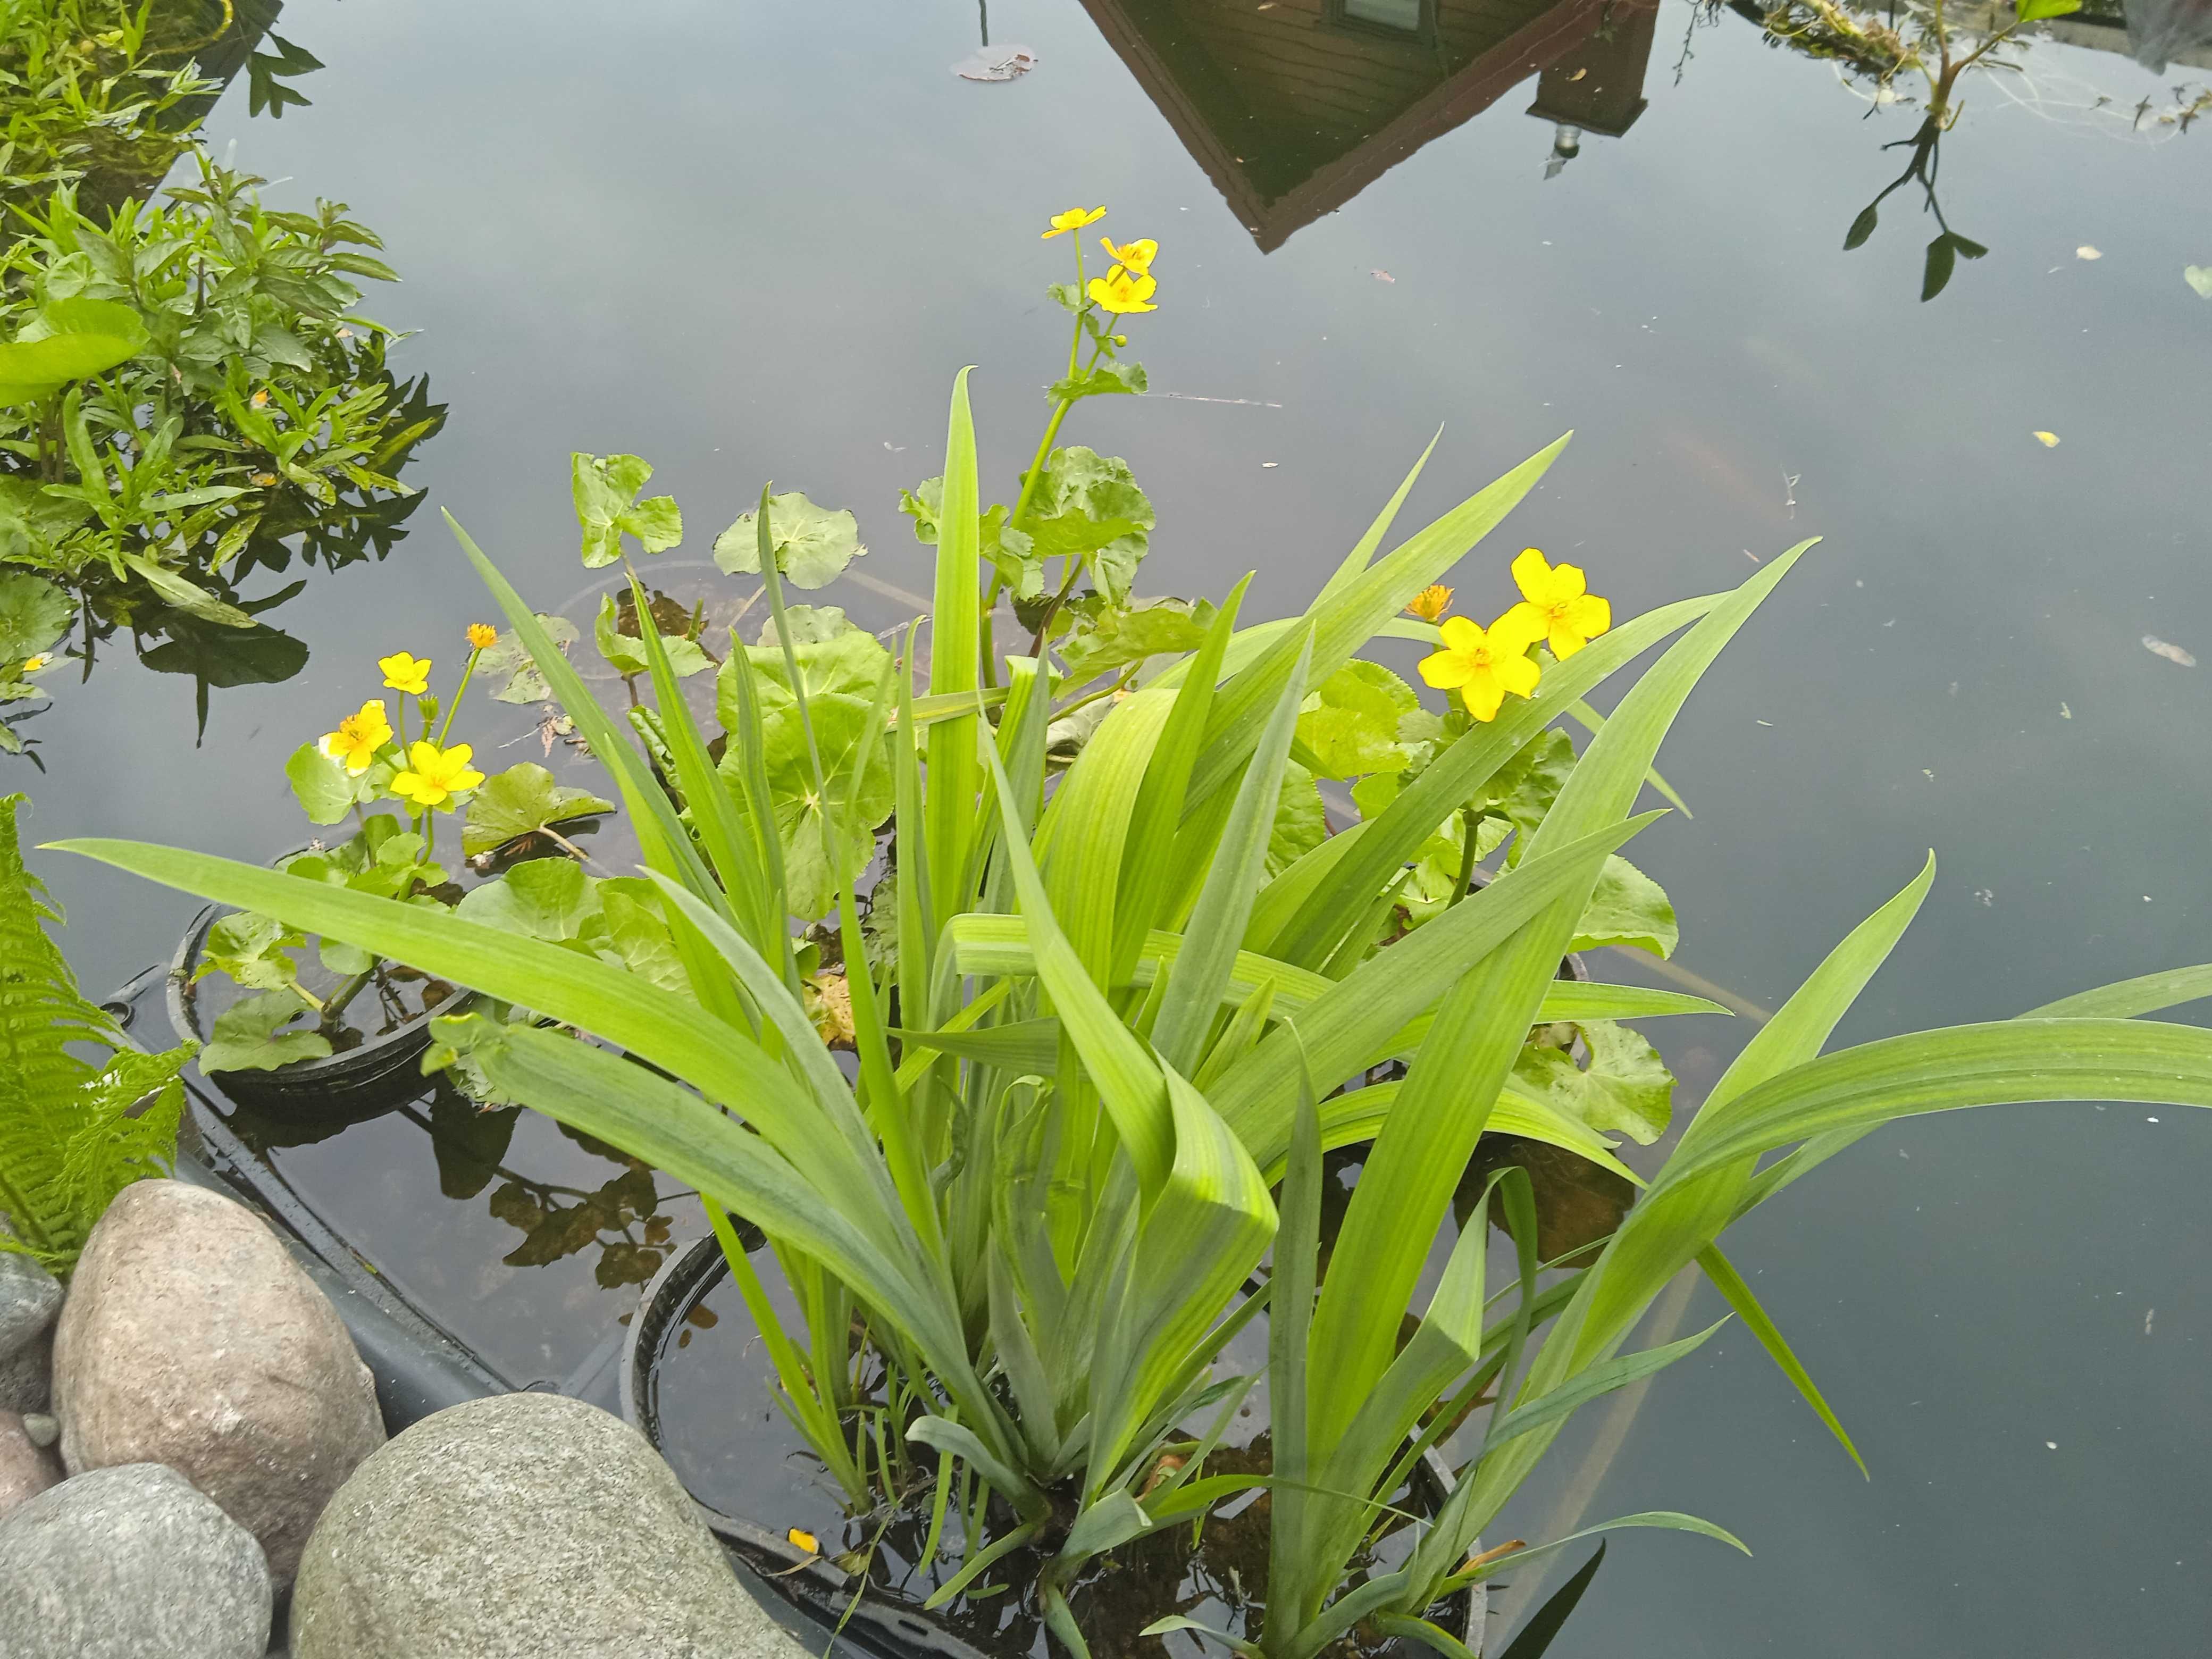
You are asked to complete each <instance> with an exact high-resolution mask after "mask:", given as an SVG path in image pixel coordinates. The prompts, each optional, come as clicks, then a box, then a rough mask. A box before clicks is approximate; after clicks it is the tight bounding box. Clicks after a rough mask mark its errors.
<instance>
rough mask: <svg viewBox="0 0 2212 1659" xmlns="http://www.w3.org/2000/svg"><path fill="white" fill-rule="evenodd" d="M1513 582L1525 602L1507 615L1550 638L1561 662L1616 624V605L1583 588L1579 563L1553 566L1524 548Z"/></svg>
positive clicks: (1539, 636) (1539, 634) (1517, 562)
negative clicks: (1517, 618) (1614, 611)
mask: <svg viewBox="0 0 2212 1659" xmlns="http://www.w3.org/2000/svg"><path fill="white" fill-rule="evenodd" d="M1513 584H1514V586H1516V587H1518V588H1519V589H1520V590H1521V592H1522V603H1521V604H1519V605H1515V606H1514V607H1513V609H1512V610H1511V611H1508V612H1506V614H1507V615H1508V616H1510V617H1520V618H1521V620H1522V623H1524V624H1525V625H1527V626H1528V627H1530V628H1533V629H1535V631H1536V637H1537V638H1538V639H1540V640H1541V639H1548V640H1549V641H1551V644H1552V654H1553V656H1555V657H1557V658H1559V660H1560V661H1562V662H1565V660H1566V659H1568V658H1569V657H1571V656H1573V655H1574V654H1575V653H1576V652H1577V651H1579V650H1581V649H1582V648H1583V647H1584V646H1586V645H1588V644H1589V642H1590V641H1592V640H1594V639H1595V638H1596V637H1597V636H1598V635H1601V634H1602V633H1604V632H1605V630H1606V629H1608V628H1610V627H1612V626H1613V607H1612V606H1611V605H1608V604H1607V603H1606V602H1605V601H1604V600H1603V599H1600V598H1598V596H1597V595H1596V594H1595V593H1591V592H1585V591H1584V587H1585V584H1584V582H1583V573H1582V568H1581V567H1580V566H1578V565H1571V564H1562V565H1553V564H1551V563H1549V562H1547V561H1546V560H1545V557H1544V556H1543V555H1542V554H1541V553H1540V552H1538V551H1537V550H1535V549H1534V548H1533V547H1528V548H1523V549H1522V550H1521V556H1520V557H1519V558H1517V559H1516V560H1514V561H1513Z"/></svg>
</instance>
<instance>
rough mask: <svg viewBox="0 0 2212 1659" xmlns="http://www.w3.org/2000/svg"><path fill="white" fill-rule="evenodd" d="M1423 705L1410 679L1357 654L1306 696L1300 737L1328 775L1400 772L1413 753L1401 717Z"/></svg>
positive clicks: (1349, 776) (1301, 717)
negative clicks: (1401, 734)
mask: <svg viewBox="0 0 2212 1659" xmlns="http://www.w3.org/2000/svg"><path fill="white" fill-rule="evenodd" d="M1419 708H1420V700H1419V698H1418V697H1416V696H1414V695H1413V687H1411V686H1410V685H1407V684H1406V682H1405V681H1403V680H1401V679H1400V678H1398V677H1397V676H1396V675H1395V674H1394V673H1392V672H1391V671H1389V669H1387V668H1385V667H1383V665H1381V664H1379V663H1371V662H1367V661H1364V660H1362V659H1358V658H1355V659H1353V660H1352V661H1350V662H1348V663H1346V664H1345V665H1344V666H1343V667H1341V668H1340V669H1338V670H1337V671H1336V672H1334V674H1331V675H1330V676H1329V677H1328V678H1327V679H1325V680H1323V681H1322V683H1321V684H1320V686H1319V687H1318V688H1317V689H1316V690H1314V691H1312V692H1311V693H1310V694H1309V695H1308V696H1307V697H1306V702H1305V709H1304V713H1303V714H1300V715H1299V716H1298V741H1299V742H1300V743H1302V744H1304V745H1305V747H1306V750H1307V751H1308V752H1309V754H1310V756H1311V757H1312V758H1313V759H1314V760H1316V761H1318V762H1319V763H1320V765H1319V772H1320V775H1322V777H1325V778H1356V777H1363V776H1364V775H1367V774H1369V773H1370V772H1396V771H1399V770H1401V769H1403V768H1404V766H1405V765H1406V763H1407V759H1408V757H1407V751H1406V749H1405V746H1404V745H1403V744H1401V743H1400V742H1399V740H1398V727H1399V723H1400V722H1401V720H1404V719H1405V717H1406V716H1407V715H1408V714H1413V713H1414V712H1415V711H1416V710H1418V709H1419Z"/></svg>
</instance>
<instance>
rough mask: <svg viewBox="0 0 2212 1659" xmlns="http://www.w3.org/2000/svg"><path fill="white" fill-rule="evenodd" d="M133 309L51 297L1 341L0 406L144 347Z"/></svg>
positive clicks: (31, 398)
mask: <svg viewBox="0 0 2212 1659" xmlns="http://www.w3.org/2000/svg"><path fill="white" fill-rule="evenodd" d="M145 345H146V325H145V323H144V322H143V320H142V319H140V317H139V315H138V313H137V309H136V308H134V307H131V306H127V305H124V304H122V303H120V302H119V301H113V300H84V299H76V300H55V301H50V302H49V303H48V304H47V305H46V307H45V308H44V309H42V310H41V311H40V313H38V315H37V316H36V318H34V319H33V321H32V322H31V324H30V325H28V326H27V327H26V328H25V329H24V330H23V331H22V332H21V334H19V335H17V336H16V337H15V339H14V340H13V341H12V342H10V343H7V344H5V345H0V405H6V404H27V403H35V402H37V401H39V400H40V399H42V398H48V397H51V396H52V394H53V393H54V392H58V391H59V390H61V388H62V387H64V386H67V385H69V384H70V382H72V381H75V380H84V379H87V378H88V377H89V376H91V375H94V374H106V372H107V371H108V370H109V369H111V368H114V367H115V366H116V365H117V364H118V363H121V362H126V361H128V360H129V359H131V358H132V357H135V356H137V355H138V353H139V352H140V351H141V350H143V349H144V348H145Z"/></svg>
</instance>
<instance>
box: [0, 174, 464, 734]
mask: <svg viewBox="0 0 2212 1659" xmlns="http://www.w3.org/2000/svg"><path fill="white" fill-rule="evenodd" d="M198 163H199V172H198V178H197V182H196V183H195V184H194V185H190V186H179V187H177V188H174V189H172V190H171V191H168V193H167V194H168V197H169V200H168V202H167V204H164V205H155V204H151V203H143V204H142V203H140V202H137V201H135V200H126V201H125V202H124V203H123V204H121V205H120V206H119V207H118V208H117V209H116V210H115V211H114V213H113V214H112V216H110V217H109V218H108V219H107V221H106V223H104V224H101V223H95V222H94V220H93V218H92V217H90V216H88V215H87V214H85V213H83V212H82V211H81V210H79V208H78V206H77V204H76V195H75V193H74V191H72V190H70V189H69V188H67V187H64V188H62V189H60V190H58V191H55V192H54V193H53V194H52V197H50V199H49V200H48V201H47V202H46V204H45V206H44V208H43V210H40V211H38V212H34V213H27V214H26V215H25V216H24V222H25V224H26V226H27V228H26V229H25V231H24V234H22V236H21V238H20V239H19V240H17V241H16V242H15V244H14V245H13V246H12V247H10V248H9V250H8V251H7V252H5V253H4V254H0V332H5V333H6V334H8V335H10V336H12V341H11V343H8V344H4V345H0V565H5V566H9V567H13V568H15V569H16V570H19V571H23V572H28V573H32V574H31V577H30V578H29V580H21V579H18V580H15V581H13V582H12V584H11V586H12V588H13V589H15V590H17V591H19V592H21V595H22V597H21V599H19V600H18V605H19V606H20V607H21V609H22V610H24V611H33V612H35V613H36V614H37V615H38V616H39V617H40V619H41V623H40V628H38V629H24V630H10V629H6V628H5V627H4V625H0V683H4V684H5V685H6V686H7V687H8V688H9V689H8V690H0V698H5V697H9V696H18V697H20V696H26V695H30V694H31V692H32V691H33V690H35V688H34V687H31V686H30V685H29V683H28V678H27V675H25V674H23V673H21V672H20V671H18V672H14V673H10V672H8V670H9V669H10V668H11V667H18V666H19V665H20V664H21V662H22V660H23V659H26V658H28V657H30V656H33V655H37V654H41V653H50V652H51V651H52V649H53V647H54V646H55V645H56V644H57V643H58V641H59V640H60V639H61V638H62V636H63V635H64V633H66V632H68V631H70V629H72V628H76V629H79V630H80V643H79V644H78V646H77V647H76V653H75V654H76V655H77V656H79V657H80V658H81V659H82V660H83V662H84V664H85V665H86V666H87V667H88V666H89V665H90V662H91V660H92V657H93V654H94V651H95V650H96V648H97V645H98V643H99V641H101V640H104V639H106V638H108V637H110V636H111V635H113V634H114V633H115V632H116V631H117V630H118V629H128V630H130V631H131V634H132V635H133V636H134V637H135V638H136V639H137V641H138V642H139V644H140V646H141V647H142V649H147V648H149V647H150V649H151V650H152V651H155V652H158V651H159V650H160V649H161V647H158V646H152V645H151V641H155V640H158V639H161V637H162V636H163V635H167V637H168V640H169V641H170V642H171V644H172V645H173V647H176V648H175V649H174V650H173V651H172V653H171V654H172V655H176V656H179V657H180V658H181V659H182V660H180V661H179V663H177V664H175V666H179V667H185V668H189V669H191V671H195V672H196V673H197V676H198V677H199V678H201V680H202V682H203V693H202V695H203V698H204V685H205V683H206V682H207V681H208V680H210V679H211V678H213V679H220V680H222V683H227V684H235V683H238V681H239V680H240V678H270V677H271V676H270V671H269V668H270V665H269V664H268V663H267V662H266V661H265V660H264V659H266V658H267V657H268V656H269V654H270V653H268V651H267V648H266V646H265V644H264V641H265V640H266V637H267V635H268V634H269V630H268V629H266V627H265V625H264V624H261V623H257V622H256V620H255V617H256V615H257V614H258V613H259V612H262V611H266V610H267V609H268V608H269V607H270V605H273V604H276V603H280V602H281V600H282V599H283V598H287V597H289V593H290V592H296V591H297V588H296V586H295V587H293V588H291V589H289V590H280V591H279V592H278V593H277V594H275V595H270V596H267V597H264V598H259V599H246V598H245V597H243V595H242V594H241V592H240V589H241V587H242V586H244V585H245V583H246V579H247V578H248V577H249V576H250V575H252V574H253V573H254V572H256V571H257V570H264V571H267V572H269V573H270V574H283V573H285V572H286V571H288V570H289V568H291V566H292V564H293V562H294V561H295V559H296V560H297V561H298V562H300V563H301V564H303V565H308V566H320V567H322V568H330V569H335V568H340V567H343V566H344V565H347V564H349V563H352V562H356V561H357V560H361V559H364V558H368V557H370V556H375V557H382V556H384V554H385V553H386V552H387V551H388V550H390V548H391V547H392V544H394V543H396V542H397V541H398V540H399V539H400V538H402V537H404V534H405V533H406V532H405V531H404V528H403V525H404V520H405V519H406V517H407V516H408V513H410V512H411V511H412V509H413V507H414V506H415V504H416V503H415V500H414V499H413V498H414V495H415V492H414V491H413V490H412V489H410V487H409V486H407V485H405V484H404V483H401V482H400V481H399V479H398V472H399V471H401V469H402V468H404V466H405V465H406V464H407V461H408V459H410V456H411V454H412V453H413V451H414V449H415V447H416V445H417V444H419V443H420V442H422V440H424V439H425V438H427V437H428V436H429V435H431V434H433V433H435V431H436V430H437V429H438V428H439V426H440V425H441V423H442V422H443V420H444V415H445V411H444V409H443V407H442V406H441V405H437V404H431V403H430V402H429V401H428V392H427V387H426V386H425V384H424V382H422V380H414V381H409V382H401V381H399V380H396V379H395V378H394V377H393V376H392V374H391V372H390V370H389V369H388V368H386V361H385V359H386V349H387V348H388V345H389V343H391V342H392V340H393V339H395V338H397V336H395V335H394V334H393V333H392V331H390V330H389V329H387V328H386V327H384V326H383V325H381V324H379V323H376V322H374V321H371V320H369V319H366V318H363V317H360V316H358V315H356V314H354V310H353V308H354V307H356V305H357V304H358V303H359V301H360V299H361V289H360V287H359V286H358V283H359V281H361V280H364V279H366V280H379V281H389V280H392V271H391V270H390V268H389V267H388V266H386V265H385V264H383V262H382V261H380V260H379V259H377V258H374V256H373V255H372V254H371V253H369V252H366V251H365V250H367V249H370V248H374V247H376V246H379V244H378V241H377V239H376V236H375V234H374V232H373V231H370V230H369V229H368V228H366V227H364V226H362V225H360V224H358V223H356V222H354V221H352V220H350V219H349V218H348V217H346V210H345V207H344V205H343V204H342V203H330V202H324V203H319V204H317V206H316V210H315V211H314V212H313V214H300V213H287V212H279V211H276V210H272V209H270V208H267V207H265V206H264V205H263V204H261V202H260V201H259V199H258V196H257V195H256V193H255V191H256V187H257V186H258V185H260V184H261V183H262V182H263V181H262V180H260V179H256V178H253V177H252V176H250V175H247V174H245V173H234V172H230V171H228V170H226V169H224V168H222V167H216V166H215V165H214V164H213V163H212V162H210V161H208V160H207V159H206V158H205V157H204V156H201V157H199V158H198ZM64 611H66V613H67V614H66V615H65V616H64V621H63V626H62V627H61V628H60V629H53V628H51V627H49V626H47V625H46V619H47V618H50V617H52V616H53V615H56V614H60V613H62V612H64ZM210 634H212V635H216V636H221V635H225V634H229V635H234V636H235V642H234V644H233V645H232V647H231V648H230V649H229V651H228V653H226V652H225V651H224V650H223V648H222V641H221V640H220V638H219V637H218V638H216V640H214V641H210V638H209V637H208V636H209V635H210ZM304 659H305V653H304V652H301V653H299V656H298V659H296V660H291V661H290V662H289V667H291V668H294V669H296V667H297V666H298V665H299V662H300V661H303V660H304ZM156 665H157V666H160V665H161V664H159V663H157V664H156ZM226 670H229V671H226ZM275 677H276V678H282V677H283V676H282V674H281V673H279V674H276V675H275ZM18 741H19V740H17V739H15V738H13V737H12V736H11V734H9V733H8V732H6V730H5V728H4V726H0V747H9V748H12V747H15V746H16V744H17V742H18Z"/></svg>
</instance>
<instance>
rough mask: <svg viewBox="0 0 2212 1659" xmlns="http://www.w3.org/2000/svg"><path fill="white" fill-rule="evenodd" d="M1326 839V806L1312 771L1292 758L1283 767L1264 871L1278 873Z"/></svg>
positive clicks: (1272, 874) (1268, 838)
mask: <svg viewBox="0 0 2212 1659" xmlns="http://www.w3.org/2000/svg"><path fill="white" fill-rule="evenodd" d="M1327 839H1328V807H1327V806H1326V805H1324V804H1323V803H1322V798H1321V787H1320V786H1319V785H1318V784H1316V783H1315V781H1314V777H1313V774H1312V773H1310V772H1309V771H1307V770H1306V769H1305V768H1304V767H1303V766H1301V765H1299V764H1298V763H1297V762H1296V761H1288V762H1285V763H1284V766H1283V792H1282V796H1281V798H1280V799H1279V800H1278V801H1277V803H1276V805H1275V823H1274V829H1273V832H1272V833H1271V834H1270V835H1269V836H1268V837H1267V874H1269V875H1270V876H1275V875H1280V874H1281V873H1282V872H1284V871H1285V870H1287V869H1289V868H1290V867H1291V866H1292V865H1293V864H1296V863H1297V861H1298V860H1300V859H1302V858H1304V856H1305V855H1306V854H1308V853H1310V852H1312V851H1313V850H1314V848H1316V847H1318V846H1320V845H1321V844H1322V842H1324V841H1325V840H1327Z"/></svg>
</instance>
